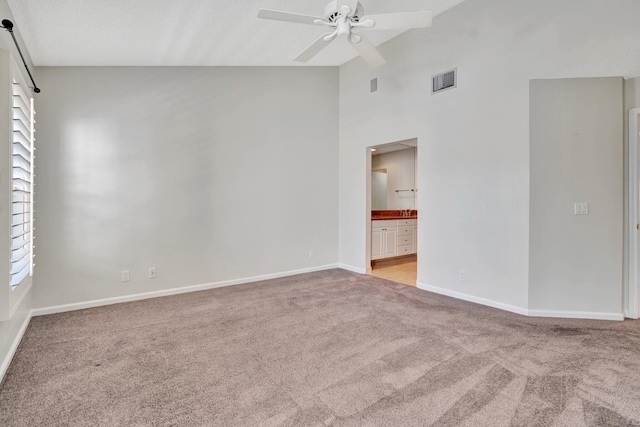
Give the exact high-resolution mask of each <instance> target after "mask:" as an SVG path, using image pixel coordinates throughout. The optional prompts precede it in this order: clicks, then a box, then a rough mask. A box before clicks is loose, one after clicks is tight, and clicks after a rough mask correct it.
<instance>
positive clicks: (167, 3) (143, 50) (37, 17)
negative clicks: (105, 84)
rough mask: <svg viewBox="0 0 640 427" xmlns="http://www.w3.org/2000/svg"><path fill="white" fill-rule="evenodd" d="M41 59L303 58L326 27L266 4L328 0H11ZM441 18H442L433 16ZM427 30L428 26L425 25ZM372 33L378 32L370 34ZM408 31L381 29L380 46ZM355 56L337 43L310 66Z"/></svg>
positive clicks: (409, 4)
mask: <svg viewBox="0 0 640 427" xmlns="http://www.w3.org/2000/svg"><path fill="white" fill-rule="evenodd" d="M463 1H464V0H393V1H389V0H362V2H361V3H362V6H363V7H364V9H365V12H366V13H367V14H374V13H388V12H402V11H411V10H418V9H425V8H426V9H432V10H433V11H434V12H435V13H436V15H437V14H440V13H442V12H444V11H446V10H447V9H449V8H452V7H454V6H456V5H458V4H459V3H462V2H463ZM8 3H9V6H10V7H11V10H12V12H13V14H14V16H15V20H16V22H15V24H16V27H17V28H18V29H19V31H20V32H21V34H22V37H23V39H24V41H25V44H26V45H27V49H28V50H29V53H30V55H31V58H32V60H33V62H34V64H35V65H38V66H80V65H88V66H124V65H140V66H158V65H168V66H177V65H189V66H195V65H202V66H234V65H241V66H260V65H274V66H277V65H285V66H286V65H299V64H298V63H296V62H293V60H292V59H293V58H294V57H295V56H296V55H297V54H298V53H299V52H301V51H302V50H303V49H305V48H306V47H307V46H308V45H309V44H311V42H313V41H314V40H315V39H316V38H318V37H319V36H320V35H321V34H322V33H324V32H326V28H322V27H314V26H309V25H300V24H293V23H285V22H276V21H268V20H261V19H258V18H257V14H258V9H259V8H267V9H276V10H285V11H290V12H295V13H302V14H309V15H318V16H322V15H323V11H324V7H325V5H326V3H328V0H296V1H294V0H232V1H229V0H108V1H105V0H56V1H51V0H8ZM434 25H438V18H437V16H436V18H435V19H434ZM420 31H428V29H427V30H420ZM370 34H371V33H370ZM399 34H401V32H399V31H377V32H375V33H373V34H371V35H370V39H371V40H372V42H373V43H374V44H375V45H379V44H381V43H383V42H385V41H387V40H390V39H391V38H393V37H396V36H397V35H399ZM355 56H356V53H355V52H354V51H353V49H352V47H351V46H349V45H348V44H347V43H338V42H337V43H332V44H331V45H330V46H329V47H328V48H327V49H325V50H324V51H323V52H322V53H321V54H320V55H318V56H317V57H316V58H314V59H313V60H312V61H310V62H309V63H308V65H316V66H318V65H324V66H336V65H341V64H343V63H345V62H347V61H349V60H351V59H352V58H354V57H355Z"/></svg>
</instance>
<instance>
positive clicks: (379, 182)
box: [371, 169, 387, 211]
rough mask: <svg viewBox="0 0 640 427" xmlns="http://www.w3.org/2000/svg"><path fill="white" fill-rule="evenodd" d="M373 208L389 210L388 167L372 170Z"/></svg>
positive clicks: (375, 209)
mask: <svg viewBox="0 0 640 427" xmlns="http://www.w3.org/2000/svg"><path fill="white" fill-rule="evenodd" d="M371 209H372V210H374V211H384V210H387V170H386V169H375V170H372V171H371Z"/></svg>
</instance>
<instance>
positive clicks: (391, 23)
mask: <svg viewBox="0 0 640 427" xmlns="http://www.w3.org/2000/svg"><path fill="white" fill-rule="evenodd" d="M367 20H372V21H373V22H375V25H374V26H373V27H372V28H370V29H371V30H403V29H405V28H406V29H409V28H425V27H430V26H431V24H432V23H433V10H418V11H415V12H398V13H383V14H380V15H366V16H363V17H362V18H360V22H365V21H367Z"/></svg>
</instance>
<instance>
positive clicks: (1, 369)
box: [0, 310, 33, 384]
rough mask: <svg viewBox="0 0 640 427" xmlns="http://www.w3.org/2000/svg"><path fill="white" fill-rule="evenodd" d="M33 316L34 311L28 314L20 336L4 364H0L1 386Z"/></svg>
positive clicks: (10, 348) (14, 342)
mask: <svg viewBox="0 0 640 427" xmlns="http://www.w3.org/2000/svg"><path fill="white" fill-rule="evenodd" d="M32 315H33V310H30V311H29V313H28V314H27V317H25V319H24V321H23V322H22V325H21V326H20V329H19V330H18V334H17V335H16V337H15V338H14V339H13V342H12V343H11V347H9V351H8V352H7V354H6V355H5V357H4V360H3V361H2V364H0V384H2V380H3V379H4V376H5V375H6V373H7V371H8V370H9V365H11V361H12V360H13V356H14V355H15V354H16V351H17V350H18V346H19V345H20V341H22V337H23V336H24V333H25V332H26V331H27V327H28V326H29V322H30V321H31V317H32Z"/></svg>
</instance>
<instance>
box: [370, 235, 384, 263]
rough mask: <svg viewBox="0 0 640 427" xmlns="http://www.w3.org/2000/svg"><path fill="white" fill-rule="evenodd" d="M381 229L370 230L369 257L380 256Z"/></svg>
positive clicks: (375, 257)
mask: <svg viewBox="0 0 640 427" xmlns="http://www.w3.org/2000/svg"><path fill="white" fill-rule="evenodd" d="M382 233H383V231H382V229H381V228H374V229H372V230H371V259H380V258H382V240H383V235H382Z"/></svg>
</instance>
